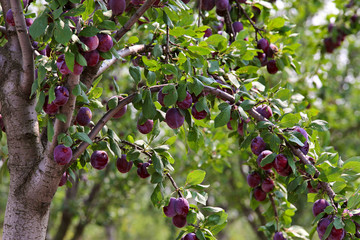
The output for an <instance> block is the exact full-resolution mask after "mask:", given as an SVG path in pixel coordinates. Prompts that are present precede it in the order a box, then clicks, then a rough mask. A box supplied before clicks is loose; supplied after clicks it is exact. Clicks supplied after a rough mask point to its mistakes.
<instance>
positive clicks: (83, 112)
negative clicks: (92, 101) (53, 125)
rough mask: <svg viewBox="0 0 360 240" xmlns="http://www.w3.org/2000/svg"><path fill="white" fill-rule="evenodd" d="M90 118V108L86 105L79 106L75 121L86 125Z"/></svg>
mask: <svg viewBox="0 0 360 240" xmlns="http://www.w3.org/2000/svg"><path fill="white" fill-rule="evenodd" d="M91 118H92V112H91V110H90V109H89V108H87V107H81V108H80V109H79V111H78V114H77V116H76V122H77V123H78V124H79V125H80V126H86V125H88V124H89V123H90V121H91Z"/></svg>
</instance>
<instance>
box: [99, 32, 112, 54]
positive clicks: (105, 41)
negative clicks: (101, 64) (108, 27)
mask: <svg viewBox="0 0 360 240" xmlns="http://www.w3.org/2000/svg"><path fill="white" fill-rule="evenodd" d="M97 37H98V39H99V46H98V48H97V50H98V51H100V52H108V51H109V50H110V49H111V48H112V47H113V45H114V42H113V40H112V38H111V37H110V36H109V35H107V34H103V33H99V34H98V35H97Z"/></svg>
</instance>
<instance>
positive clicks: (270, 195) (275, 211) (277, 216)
mask: <svg viewBox="0 0 360 240" xmlns="http://www.w3.org/2000/svg"><path fill="white" fill-rule="evenodd" d="M269 199H270V202H271V206H272V208H273V209H274V216H275V221H276V231H279V215H278V211H277V208H276V204H275V201H274V198H273V193H270V194H269Z"/></svg>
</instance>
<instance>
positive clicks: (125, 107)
mask: <svg viewBox="0 0 360 240" xmlns="http://www.w3.org/2000/svg"><path fill="white" fill-rule="evenodd" d="M115 97H116V96H113V97H111V98H110V99H109V101H110V100H111V99H113V98H115ZM117 98H118V101H119V102H120V101H121V100H123V99H124V98H123V97H122V96H118V97H117ZM126 110H127V105H125V106H124V107H122V108H121V109H120V110H119V111H117V112H116V113H115V115H114V116H113V118H121V117H122V116H124V114H125V113H126ZM106 111H109V106H108V104H106Z"/></svg>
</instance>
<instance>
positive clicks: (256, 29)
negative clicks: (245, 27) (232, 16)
mask: <svg viewBox="0 0 360 240" xmlns="http://www.w3.org/2000/svg"><path fill="white" fill-rule="evenodd" d="M236 6H237V7H238V9H239V11H240V14H241V13H243V14H244V15H245V17H246V18H247V19H248V20H249V22H250V24H251V25H252V26H253V28H254V29H255V40H256V41H257V34H259V35H260V37H262V38H264V37H263V35H262V34H261V31H263V32H265V30H264V29H262V28H259V27H257V26H256V25H255V23H254V22H253V20H251V18H250V17H249V15H248V14H247V12H246V11H245V9H244V8H243V7H242V6H241V4H240V3H239V1H238V0H237V1H236Z"/></svg>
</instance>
